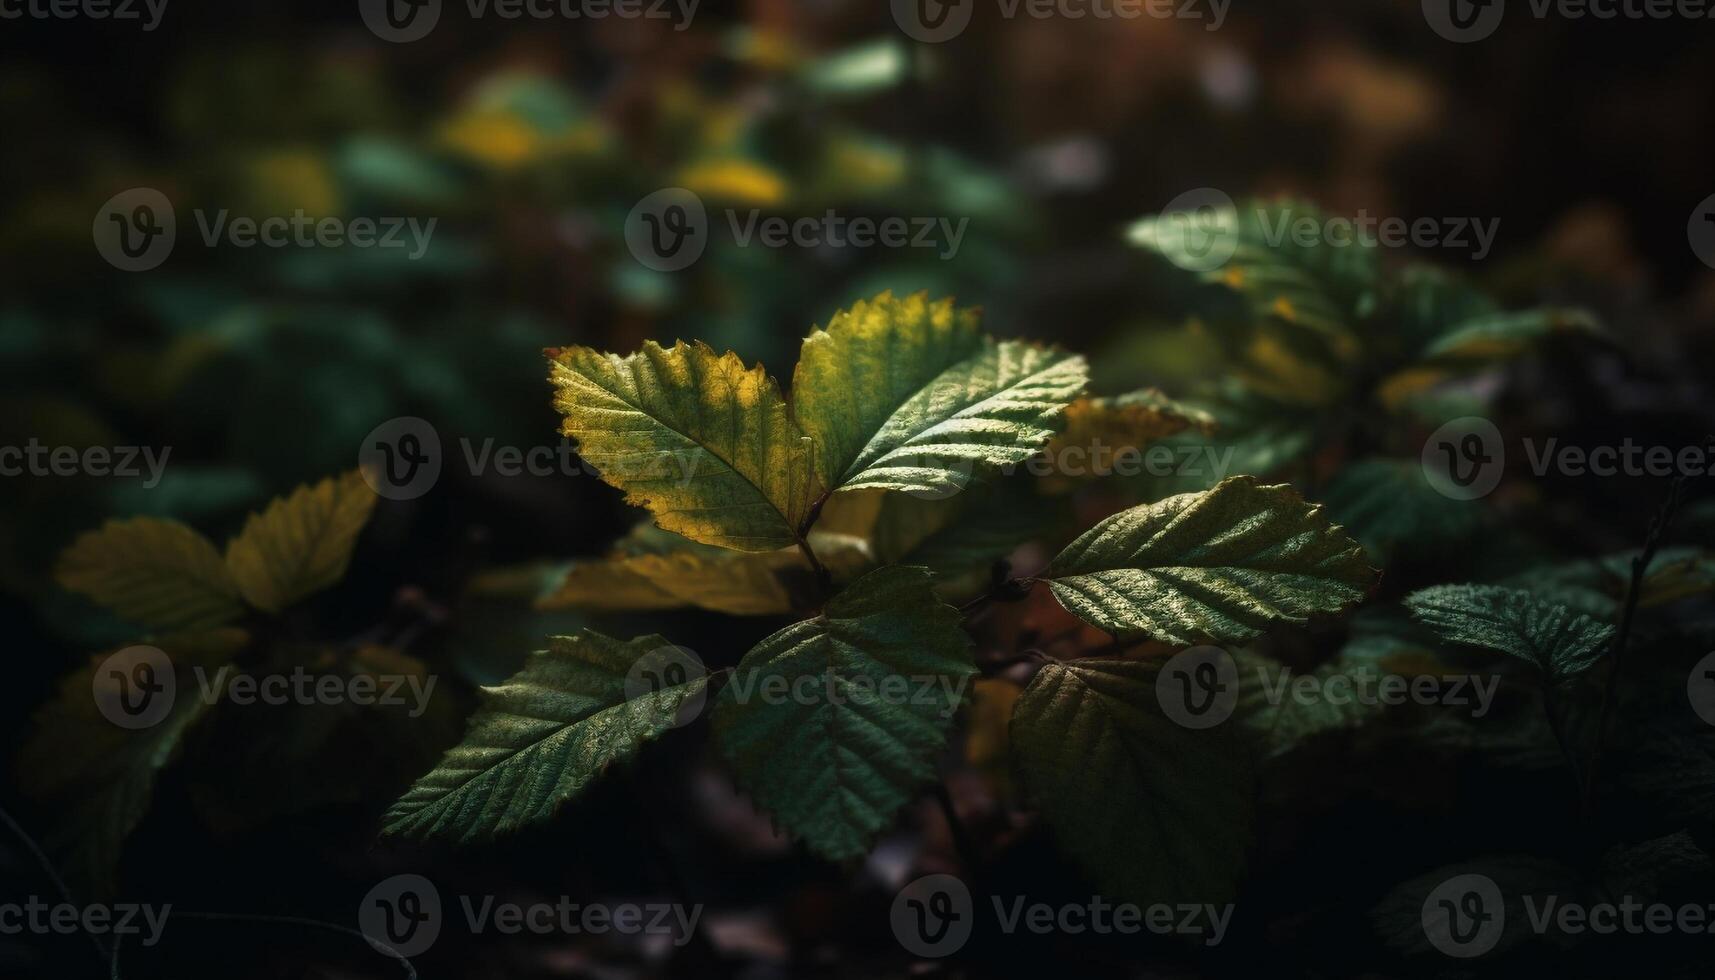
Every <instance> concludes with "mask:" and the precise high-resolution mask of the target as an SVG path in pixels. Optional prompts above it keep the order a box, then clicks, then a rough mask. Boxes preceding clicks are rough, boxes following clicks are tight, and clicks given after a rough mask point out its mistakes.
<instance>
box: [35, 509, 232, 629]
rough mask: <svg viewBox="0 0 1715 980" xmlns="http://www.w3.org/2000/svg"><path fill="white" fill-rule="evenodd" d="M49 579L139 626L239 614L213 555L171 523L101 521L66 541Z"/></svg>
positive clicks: (204, 542)
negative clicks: (67, 542) (91, 529)
mask: <svg viewBox="0 0 1715 980" xmlns="http://www.w3.org/2000/svg"><path fill="white" fill-rule="evenodd" d="M54 574H55V578H56V579H57V580H58V581H59V583H60V584H61V585H63V586H65V587H66V588H68V589H71V590H73V591H76V592H82V593H84V594H85V595H87V596H89V597H90V598H92V599H94V600H95V601H96V602H99V603H101V604H102V605H104V606H106V607H107V608H109V609H111V610H113V611H114V612H115V613H117V614H118V615H119V616H121V617H123V618H124V619H126V620H129V621H130V622H133V623H136V624H137V625H139V626H147V627H152V628H156V629H179V628H185V629H194V628H197V627H203V626H214V625H218V624H220V623H224V622H229V621H231V620H233V619H236V618H238V617H239V616H240V615H242V614H243V613H244V603H243V601H242V600H241V599H240V598H239V595H238V585H237V583H236V582H234V581H233V578H232V576H231V575H230V574H228V572H227V569H226V563H225V562H224V561H223V560H222V559H221V557H220V552H219V551H218V550H217V549H216V548H215V546H214V545H213V544H212V543H210V542H209V540H208V539H207V538H205V537H203V536H202V535H201V534H198V533H197V532H196V531H193V530H191V529H190V528H188V527H186V526H185V525H183V524H180V523H178V522H177V521H168V520H158V519H155V518H150V517H138V518H133V519H131V520H128V521H108V522H107V523H106V524H104V525H102V526H101V528H100V529H99V530H95V531H90V532H88V533H86V534H83V535H82V536H80V537H79V538H78V539H77V540H76V541H75V542H73V543H72V545H71V546H70V547H68V548H67V549H66V550H65V551H64V552H63V553H62V554H61V555H60V560H59V564H58V566H57V568H56V570H55V573H54Z"/></svg>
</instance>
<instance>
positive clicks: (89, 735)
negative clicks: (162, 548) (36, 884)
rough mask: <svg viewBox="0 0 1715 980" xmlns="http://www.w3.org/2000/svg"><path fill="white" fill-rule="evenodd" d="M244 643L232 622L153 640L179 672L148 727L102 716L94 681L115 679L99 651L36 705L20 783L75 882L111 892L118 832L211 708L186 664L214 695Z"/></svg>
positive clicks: (134, 819)
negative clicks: (48, 817) (44, 817)
mask: <svg viewBox="0 0 1715 980" xmlns="http://www.w3.org/2000/svg"><path fill="white" fill-rule="evenodd" d="M248 642H249V636H248V634H246V633H245V632H244V631H243V630H239V629H232V628H225V629H214V630H203V631H193V632H186V633H181V634H173V635H168V636H163V637H161V638H159V639H157V640H154V641H153V642H152V645H153V646H154V647H156V648H157V649H159V650H160V651H162V652H163V653H165V654H166V655H167V657H168V658H170V662H171V663H172V664H173V665H174V666H175V667H176V669H175V670H174V677H173V679H172V685H171V687H172V691H173V694H172V698H173V700H172V706H171V708H170V709H166V713H165V714H164V715H162V716H161V717H160V719H159V720H157V721H155V723H154V724H152V725H148V726H147V727H138V728H125V727H121V726H120V725H118V724H116V723H115V722H113V721H111V720H109V719H108V718H107V717H104V716H103V715H102V713H101V710H100V709H99V708H98V701H97V696H96V691H97V685H98V684H99V685H100V686H101V689H102V690H111V689H112V688H113V685H114V684H115V683H117V678H111V679H110V678H109V677H108V676H107V674H106V673H104V665H106V666H111V665H107V661H108V657H106V656H103V657H98V658H95V659H93V660H91V661H90V663H89V666H87V667H85V668H83V669H82V670H79V671H78V672H76V673H74V674H72V675H71V676H69V677H67V678H66V679H65V681H64V682H63V683H62V684H61V685H60V690H59V694H58V696H57V697H56V698H55V699H54V700H53V701H50V702H48V703H47V704H46V705H43V706H42V708H41V709H40V710H39V711H37V712H36V716H35V720H34V725H33V731H32V732H31V735H30V737H29V739H28V740H27V741H26V742H25V743H24V746H23V748H22V750H21V751H20V752H19V756H18V772H19V785H20V786H21V788H22V789H23V790H24V792H25V793H26V794H27V795H28V796H30V797H31V798H33V799H35V800H37V801H39V802H41V803H42V804H43V805H44V806H45V807H46V808H47V810H48V811H50V812H51V813H53V814H55V816H56V818H57V819H56V821H55V823H54V827H53V830H52V832H51V834H50V835H49V837H48V839H47V841H46V843H47V845H48V847H49V849H50V850H51V851H54V852H57V853H62V854H65V855H66V856H67V857H68V859H69V860H68V864H69V867H70V869H71V871H72V873H73V877H74V878H76V879H77V880H78V881H80V882H83V883H86V884H88V885H89V886H90V887H92V888H94V889H95V890H96V891H98V892H101V893H107V892H110V891H112V885H113V883H114V882H113V876H114V873H115V871H116V870H117V868H118V866H119V858H120V854H121V850H122V848H123V845H124V843H125V839H126V838H127V837H129V836H130V834H131V831H132V830H134V829H135V828H136V826H137V824H138V822H139V821H141V820H142V819H143V815H144V814H145V813H147V812H148V809H149V803H150V800H151V799H152V798H153V796H154V792H155V779H156V777H157V776H158V775H159V774H160V771H161V770H162V769H165V768H166V767H167V765H168V763H170V762H171V761H172V759H173V758H174V756H175V755H176V754H177V753H178V750H179V746H180V743H181V741H182V740H183V738H184V735H185V733H186V732H187V731H188V730H189V729H190V728H191V726H193V725H195V724H196V723H197V721H198V720H199V719H201V718H202V717H203V716H204V715H205V714H206V713H207V712H208V709H209V707H210V705H211V701H212V699H211V698H209V697H207V696H206V695H205V692H204V690H203V687H202V684H203V679H202V678H197V677H195V676H194V675H193V674H192V673H191V671H190V670H189V668H191V667H200V668H202V669H203V670H204V671H206V672H208V673H207V674H206V676H207V677H208V678H209V681H208V683H210V684H212V685H214V687H213V691H214V692H215V693H216V694H218V691H219V689H220V688H219V685H220V684H222V683H223V682H224V675H223V674H221V673H220V672H219V668H220V667H221V666H222V665H224V664H225V663H226V662H228V661H229V660H230V659H231V658H232V656H233V655H234V654H236V653H237V652H238V651H239V650H241V649H242V648H243V647H244V646H245V644H247V643H248ZM127 649H130V648H127ZM160 696H161V695H156V697H160ZM145 717H146V716H145Z"/></svg>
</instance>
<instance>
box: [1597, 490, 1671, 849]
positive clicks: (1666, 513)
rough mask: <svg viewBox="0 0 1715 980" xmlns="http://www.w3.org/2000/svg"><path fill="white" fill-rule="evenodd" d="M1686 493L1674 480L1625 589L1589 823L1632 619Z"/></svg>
mask: <svg viewBox="0 0 1715 980" xmlns="http://www.w3.org/2000/svg"><path fill="white" fill-rule="evenodd" d="M1684 490H1685V476H1684V474H1681V475H1679V476H1677V477H1674V480H1673V483H1672V485H1671V486H1670V487H1669V488H1668V491H1667V500H1666V501H1664V502H1663V503H1662V505H1661V507H1660V508H1659V509H1657V511H1656V513H1655V516H1654V517H1652V518H1651V519H1650V525H1649V531H1648V532H1647V533H1646V534H1645V535H1644V546H1643V550H1642V551H1640V552H1638V554H1637V555H1636V556H1635V557H1633V558H1632V578H1631V582H1630V583H1629V584H1627V586H1626V603H1625V606H1624V608H1623V609H1622V611H1621V613H1620V627H1619V630H1618V631H1616V632H1615V634H1614V644H1613V647H1612V649H1611V651H1610V653H1609V655H1608V659H1609V664H1608V682H1607V686H1606V688H1605V689H1604V690H1603V692H1602V708H1601V711H1600V712H1599V713H1598V714H1597V716H1596V743H1595V745H1594V746H1592V747H1591V749H1590V769H1589V772H1588V773H1587V774H1586V775H1585V777H1584V800H1583V806H1582V808H1581V810H1582V812H1583V816H1584V821H1585V823H1586V824H1588V823H1589V822H1590V820H1591V818H1592V817H1593V815H1594V813H1595V802H1596V780H1597V776H1598V774H1599V773H1600V771H1601V764H1602V750H1603V748H1604V747H1605V744H1606V742H1607V740H1608V719H1609V716H1610V715H1611V714H1612V713H1613V710H1614V702H1615V701H1616V700H1617V699H1618V693H1619V689H1620V666H1621V664H1622V663H1623V662H1624V655H1625V652H1626V641H1627V639H1628V638H1629V637H1630V636H1631V632H1632V620H1633V618H1634V617H1635V616H1636V615H1637V611H1638V601H1639V599H1641V598H1642V593H1643V583H1644V576H1645V574H1646V573H1647V572H1648V571H1649V565H1650V562H1651V561H1653V560H1654V559H1655V554H1656V550H1657V549H1658V548H1660V547H1661V542H1662V539H1663V538H1665V537H1666V536H1667V529H1668V527H1669V525H1671V524H1672V523H1673V518H1674V516H1675V514H1677V513H1678V511H1679V504H1680V500H1681V497H1682V495H1683V493H1684Z"/></svg>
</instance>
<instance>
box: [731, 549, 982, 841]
mask: <svg viewBox="0 0 1715 980" xmlns="http://www.w3.org/2000/svg"><path fill="white" fill-rule="evenodd" d="M931 581H932V580H931V577H930V575H929V573H928V571H926V570H924V569H922V568H913V567H908V566H891V567H888V568H882V569H878V570H876V571H874V572H871V573H869V574H868V575H865V576H864V577H863V578H860V579H858V580H857V581H856V582H854V583H852V585H851V586H850V587H849V588H847V589H846V590H845V591H843V592H841V593H840V594H839V595H837V596H835V597H834V598H833V599H832V600H831V601H829V603H828V605H827V608H826V609H824V610H823V612H822V615H820V616H817V617H816V618H814V619H807V620H804V621H803V622H800V623H795V624H793V625H792V626H788V627H787V628H785V629H783V630H781V631H779V632H778V633H775V634H773V635H772V636H769V637H767V638H766V639H764V640H763V641H762V642H761V643H758V644H757V645H756V646H755V647H753V648H752V649H751V650H750V652H748V653H746V654H745V655H744V658H743V659H742V660H740V661H739V665H738V668H737V670H736V671H735V672H734V673H733V676H732V679H731V681H730V682H729V683H728V684H727V685H726V687H724V688H723V689H722V690H721V693H720V695H719V698H718V700H717V702H716V705H715V711H714V727H715V732H716V735H717V737H718V738H719V740H720V743H721V749H722V751H723V752H724V753H725V754H726V757H727V759H728V760H729V761H730V762H731V763H732V765H733V768H734V770H735V771H736V773H737V776H738V781H739V784H740V785H741V786H743V787H744V788H745V789H746V790H748V791H749V792H750V793H751V794H752V795H753V796H754V797H755V798H756V800H757V802H758V803H760V804H761V805H762V806H763V807H765V808H766V809H768V810H770V811H771V812H773V813H774V815H775V817H776V819H777V820H778V821H779V822H780V825H781V826H782V827H784V828H785V829H786V830H787V831H788V832H790V833H791V834H793V835H794V836H797V837H802V838H803V839H804V840H805V841H806V843H808V844H809V846H810V847H811V849H812V850H814V851H816V852H817V853H818V854H821V855H823V856H824V857H827V858H830V859H833V860H841V859H845V858H851V857H857V856H860V855H862V854H863V853H864V852H865V851H867V850H868V848H869V845H870V843H871V842H872V841H873V840H874V839H875V836H876V835H877V834H878V833H880V832H881V831H882V830H883V829H885V828H886V827H887V826H888V825H889V824H891V822H892V820H893V816H894V813H895V812H896V811H898V809H899V808H900V807H901V806H903V805H905V803H906V802H908V801H909V800H910V799H911V797H912V796H913V795H914V794H915V793H916V791H917V790H918V789H919V788H920V787H921V786H922V785H923V784H924V783H926V782H929V781H930V780H932V779H933V778H934V773H935V766H934V760H935V757H936V756H937V754H938V753H939V752H940V751H941V750H942V749H943V748H945V746H946V743H947V731H948V729H949V727H950V726H951V725H952V720H953V715H954V713H955V712H956V711H957V710H958V708H959V705H960V704H961V703H963V701H964V688H965V685H966V684H967V683H968V682H969V680H970V678H971V676H972V675H973V674H975V673H976V667H975V665H974V663H973V662H972V660H971V650H970V647H971V641H970V638H969V637H968V636H966V634H965V631H964V630H963V629H962V628H961V626H960V616H959V613H958V610H956V609H954V608H952V607H951V606H948V605H946V604H944V603H942V602H941V601H940V600H939V599H937V598H936V597H935V594H934V592H933V591H932V590H931V588H930V586H931ZM770 690H786V691H791V692H799V693H795V694H792V695H787V696H781V697H776V696H771V695H770V694H769V691H770Z"/></svg>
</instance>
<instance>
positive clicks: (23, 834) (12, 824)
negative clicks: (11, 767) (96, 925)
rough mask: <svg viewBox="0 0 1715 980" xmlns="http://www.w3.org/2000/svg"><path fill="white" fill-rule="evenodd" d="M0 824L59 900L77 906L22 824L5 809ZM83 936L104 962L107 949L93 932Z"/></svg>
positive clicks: (51, 863) (50, 862)
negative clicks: (21, 845)
mask: <svg viewBox="0 0 1715 980" xmlns="http://www.w3.org/2000/svg"><path fill="white" fill-rule="evenodd" d="M0 823H4V824H5V825H6V827H7V828H8V829H10V830H11V831H12V833H13V835H14V836H16V837H17V838H18V839H19V840H21V841H23V842H24V847H25V849H27V850H28V851H29V852H30V854H31V856H33V857H34V858H35V859H36V864H37V865H39V866H40V867H41V869H42V871H43V872H44V873H45V874H47V876H48V880H49V881H51V882H53V884H54V890H55V891H57V892H59V895H60V900H61V901H63V902H65V904H67V905H74V906H75V905H77V904H78V902H77V899H76V898H75V897H73V896H72V893H71V888H70V887H68V886H67V885H66V883H65V879H64V878H61V877H60V874H59V871H58V870H56V869H55V868H54V863H53V862H52V861H50V860H48V855H47V852H45V851H43V850H42V846H41V845H40V844H37V843H36V839H35V838H34V837H31V836H30V834H29V832H28V831H26V830H25V829H24V827H23V825H22V824H20V823H18V821H17V820H15V819H13V817H12V815H11V814H10V813H8V812H6V808H5V807H0ZM84 935H85V936H87V937H89V944H90V945H91V946H94V947H95V958H96V960H98V961H100V962H106V961H107V948H106V947H104V946H102V945H101V940H100V939H98V938H96V935H95V933H93V932H85V933H84Z"/></svg>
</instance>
